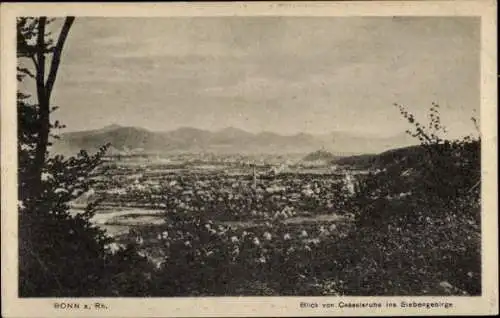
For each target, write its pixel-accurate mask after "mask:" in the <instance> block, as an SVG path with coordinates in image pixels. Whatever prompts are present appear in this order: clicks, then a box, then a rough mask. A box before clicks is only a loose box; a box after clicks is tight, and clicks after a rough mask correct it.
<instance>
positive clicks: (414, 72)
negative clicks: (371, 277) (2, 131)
mask: <svg viewBox="0 0 500 318" xmlns="http://www.w3.org/2000/svg"><path fill="white" fill-rule="evenodd" d="M479 32H480V31H479V20H478V19H474V18H463V17H462V18H404V17H398V18H391V17H378V18H367V17H365V18H361V17H359V18H358V17H345V18H340V17H319V18H318V17H287V18H279V17H245V18H242V17H212V18H182V17H180V18H147V19H145V18H77V19H76V21H75V23H74V25H73V28H72V29H71V31H70V35H69V37H68V41H67V43H66V47H65V52H64V56H63V61H62V64H61V68H60V74H59V77H58V80H57V83H56V87H55V89H54V95H53V96H54V103H55V104H57V105H59V106H60V107H61V108H60V110H58V112H57V113H56V117H57V118H58V119H60V120H62V122H63V123H65V124H66V125H67V127H68V128H67V130H66V131H69V130H84V129H91V128H100V127H103V126H105V125H109V124H119V125H131V126H140V127H144V128H147V129H151V130H171V129H175V128H178V127H181V126H191V127H196V128H202V129H211V130H215V129H220V128H224V127H227V126H233V127H238V128H242V129H245V130H248V131H262V130H267V131H276V132H281V133H286V134H293V133H297V132H299V131H302V132H310V133H324V132H329V131H333V130H343V131H352V132H359V133H362V134H382V135H391V134H397V133H400V132H402V131H404V130H405V129H406V128H407V127H408V126H407V125H406V123H405V122H404V121H403V120H402V118H401V116H400V114H399V112H398V111H397V110H396V109H395V108H394V106H392V104H393V103H394V102H398V103H402V104H404V105H407V107H408V108H409V110H410V111H412V112H414V113H415V114H416V115H417V116H418V115H420V117H422V116H424V117H425V116H426V112H427V109H428V108H429V107H430V106H431V102H433V101H434V102H438V103H440V104H441V105H442V107H443V122H444V123H445V124H446V125H447V126H448V127H449V129H450V131H451V132H452V133H458V132H465V133H468V132H469V131H471V130H473V125H472V123H471V122H470V120H469V118H470V117H471V116H472V115H473V114H474V113H473V110H474V109H477V111H479V102H480V100H479V98H480V96H479V76H480V74H479V71H480V68H479V66H480V62H479V51H480V48H479V44H480V42H479V41H480V38H479Z"/></svg>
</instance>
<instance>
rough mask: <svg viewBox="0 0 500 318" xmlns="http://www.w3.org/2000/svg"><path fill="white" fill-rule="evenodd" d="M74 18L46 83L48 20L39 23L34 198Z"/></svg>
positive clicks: (67, 23) (66, 24)
mask: <svg viewBox="0 0 500 318" xmlns="http://www.w3.org/2000/svg"><path fill="white" fill-rule="evenodd" d="M74 20H75V18H74V17H67V18H66V20H65V21H64V25H63V27H62V30H61V33H60V35H59V38H58V40H57V44H56V46H55V47H54V49H53V50H54V51H53V57H52V61H51V65H50V71H49V75H48V78H47V82H45V53H46V49H47V48H46V46H47V45H46V42H45V26H46V24H47V18H46V17H41V18H40V20H39V23H38V37H37V55H36V63H35V67H36V87H37V98H38V107H39V110H38V111H39V116H38V134H39V135H38V141H37V145H36V151H35V159H34V162H33V172H32V175H31V179H32V184H33V186H32V189H33V193H32V195H34V197H38V196H39V194H40V191H41V185H42V170H43V167H44V164H45V160H46V155H47V148H48V144H49V133H50V97H51V94H52V89H53V87H54V83H55V81H56V77H57V70H58V69H59V64H60V63H61V53H62V49H63V47H64V43H65V42H66V38H67V36H68V33H69V30H70V28H71V25H72V24H73V21H74Z"/></svg>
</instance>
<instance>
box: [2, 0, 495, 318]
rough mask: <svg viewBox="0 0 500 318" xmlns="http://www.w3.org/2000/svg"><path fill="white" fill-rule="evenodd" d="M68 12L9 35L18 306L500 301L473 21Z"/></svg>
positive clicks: (24, 18) (31, 19) (478, 22)
mask: <svg viewBox="0 0 500 318" xmlns="http://www.w3.org/2000/svg"><path fill="white" fill-rule="evenodd" d="M478 2H480V1H476V4H477V3H478ZM472 3H474V2H472ZM485 3H486V4H489V5H490V6H492V5H493V4H492V3H490V2H487V1H486V2H485ZM219 5H220V6H222V7H224V5H221V4H219ZM248 5H251V4H248ZM137 6H138V5H137ZM205 6H207V7H208V6H210V5H209V4H205ZM231 6H232V7H233V9H234V7H235V5H234V4H233V5H230V4H228V5H227V7H228V8H230V7H231ZM138 7H140V6H138ZM165 8H168V6H166V7H165ZM110 9H111V7H110ZM178 10H179V9H178ZM68 12H69V14H66V13H64V12H63V13H57V14H53V15H51V14H50V10H41V11H40V14H38V13H36V10H31V11H30V12H29V14H24V15H23V14H19V15H18V14H16V15H15V16H11V17H10V18H11V20H12V21H15V31H14V27H11V28H12V30H11V32H13V33H14V32H15V35H14V36H13V37H12V38H15V41H16V46H15V47H14V46H13V45H12V46H11V49H12V52H10V54H11V55H12V57H13V58H15V61H14V60H11V61H10V63H13V64H12V65H15V72H13V73H10V74H9V75H8V77H7V76H4V75H5V74H4V71H2V92H3V85H4V84H5V83H4V81H9V84H10V85H12V86H13V87H14V88H13V89H12V90H10V91H9V93H10V92H12V93H15V94H16V95H15V96H16V97H15V101H16V104H15V105H16V106H14V104H13V103H12V105H10V104H11V103H4V101H2V113H3V112H4V107H5V108H9V109H11V112H12V113H13V114H14V115H13V116H15V117H12V116H11V117H10V118H15V122H14V123H11V125H12V126H11V128H10V129H12V134H11V135H13V136H15V137H13V138H15V139H12V140H9V142H10V144H12V147H10V148H9V149H11V150H12V149H14V151H15V153H13V154H11V157H8V158H7V157H3V156H2V215H4V216H5V214H6V213H7V214H9V215H12V214H16V216H15V221H14V222H15V223H13V224H14V225H13V226H12V228H9V232H10V231H14V232H12V233H15V239H16V241H14V242H15V243H16V245H15V246H14V245H11V244H9V246H8V249H9V251H10V254H9V255H15V267H14V268H13V269H12V270H11V271H10V273H12V275H14V276H13V278H12V279H15V280H16V281H15V286H16V290H11V291H10V292H11V293H14V294H15V295H14V297H16V298H17V299H20V300H25V301H29V300H34V299H35V300H38V301H43V300H44V299H57V298H64V299H65V300H64V301H51V302H50V303H48V305H47V306H49V307H50V308H51V310H55V311H54V312H56V313H58V314H59V315H60V314H65V315H71V314H75V313H76V312H78V313H79V314H80V315H81V314H82V313H85V311H84V310H83V311H82V308H86V306H87V303H86V302H85V299H87V298H95V299H99V298H101V299H106V301H107V300H109V299H111V300H113V299H115V300H117V299H121V300H123V301H126V299H131V300H132V299H135V298H139V299H140V298H143V299H144V298H147V299H152V300H154V299H158V300H159V299H160V298H169V299H171V300H172V301H175V299H179V301H182V300H183V299H184V300H185V299H188V298H191V299H193V298H195V299H196V298H198V299H212V300H213V301H214V302H216V301H217V299H218V298H221V297H222V298H224V299H227V297H230V298H232V297H235V299H239V300H240V301H243V300H244V299H246V298H248V299H253V297H259V299H269V301H270V300H271V299H276V298H279V299H286V297H292V296H293V297H301V299H302V300H301V301H300V302H296V303H295V304H294V305H293V307H294V309H295V310H302V311H301V312H300V315H318V314H320V315H325V314H329V315H338V314H340V313H342V311H343V310H344V309H352V310H354V309H359V310H364V312H369V311H370V310H372V311H373V312H375V311H377V310H379V311H380V310H382V309H383V308H386V307H389V308H390V307H394V308H395V307H397V308H398V309H399V310H404V308H405V307H406V308H410V309H418V308H424V309H420V310H424V311H425V312H427V313H428V314H433V313H434V312H432V310H431V309H433V308H434V309H443V310H445V309H448V308H449V307H450V308H451V307H453V306H454V304H453V302H451V301H447V300H446V299H447V298H446V297H455V298H454V299H455V300H456V299H459V300H460V299H467V298H468V297H475V298H481V297H484V296H485V295H487V294H488V293H485V287H484V284H485V283H484V282H485V281H488V279H489V280H490V284H491V278H492V277H493V278H495V277H496V278H498V276H495V275H497V272H495V273H496V274H495V273H494V274H493V276H488V277H490V278H487V277H485V276H484V275H485V272H484V269H485V267H486V266H488V264H485V257H487V256H485V255H484V253H485V249H484V246H483V244H484V242H485V237H484V233H485V230H484V226H485V218H484V214H485V213H489V214H490V215H491V217H492V218H491V219H489V220H490V221H491V220H494V218H496V213H497V211H496V210H492V209H491V207H492V206H494V205H492V203H489V204H488V207H489V208H488V211H486V210H487V209H486V208H485V204H484V199H485V198H484V193H485V190H484V184H483V182H484V176H485V174H484V173H485V171H486V168H485V166H484V164H485V163H484V160H485V159H484V156H485V153H484V151H485V149H483V148H484V147H485V145H484V142H482V140H483V141H484V139H486V140H489V145H490V146H489V147H487V148H489V150H488V151H489V154H488V155H487V156H490V158H492V157H491V152H492V151H493V152H495V153H496V150H495V149H496V142H497V141H496V135H495V136H492V135H491V131H494V130H492V129H490V128H484V124H483V122H484V121H488V120H489V123H490V124H489V125H490V126H488V127H493V128H494V127H496V119H495V118H496V115H495V118H492V117H491V114H496V104H493V106H491V100H490V101H489V102H490V107H492V109H493V112H492V111H491V110H490V111H484V106H482V103H484V102H485V101H487V98H485V97H484V96H485V95H482V94H484V91H483V86H482V85H483V81H482V76H484V75H485V73H484V68H482V59H481V57H482V49H484V46H482V35H484V34H483V33H482V23H483V24H484V19H483V20H482V17H481V15H479V14H476V15H474V14H471V15H465V14H462V15H451V14H448V15H442V14H435V15H418V14H415V15H411V14H401V15H397V14H385V15H376V14H372V15H339V14H337V15H326V14H325V15H307V14H304V15H300V14H299V12H300V11H296V12H297V14H283V15H280V14H269V15H266V14H248V15H245V14H240V15H236V14H235V15H230V14H214V15H203V14H185V15H170V16H169V15H167V14H165V15H161V16H160V15H152V16H147V15H144V14H141V15H139V14H138V15H137V16H131V15H128V14H124V15H123V16H117V15H115V16H112V15H111V16H105V15H100V16H99V15H94V16H91V15H85V14H83V13H82V14H77V12H76V11H75V10H73V11H71V10H68ZM167 12H168V11H167ZM33 13H35V14H33ZM495 23H496V22H495ZM495 26H496V25H495ZM3 27H4V26H2V28H3ZM483 31H484V29H483ZM493 38H494V39H495V40H496V34H495V35H493ZM4 49H5V47H4V42H2V55H3V54H4V53H3V52H4ZM14 49H15V52H16V55H15V57H14V51H13V50H14ZM494 63H496V62H494ZM11 69H12V70H13V69H14V67H13V66H12V68H11ZM495 69H496V68H495ZM495 69H492V70H491V71H493V72H495ZM14 74H15V78H14ZM2 95H4V94H2ZM494 95H495V94H493V95H492V94H490V95H488V96H489V97H488V98H493V99H494V97H491V96H494ZM11 100H12V101H14V97H12V99H11ZM482 107H483V108H482ZM482 109H483V110H482ZM484 114H486V115H487V116H486V117H487V118H485V117H484ZM4 118H6V117H4V115H2V144H3V147H4V146H5V140H6V139H5V138H6V133H4V129H5V130H7V128H5V125H6V122H7V120H6V119H5V120H4ZM491 121H494V122H493V123H491ZM492 125H493V126H492ZM486 129H489V130H486ZM485 132H486V134H487V135H485ZM494 133H495V134H496V130H495V131H494ZM488 134H490V135H488ZM492 138H494V141H492ZM491 145H493V147H494V148H493V149H492V148H491ZM5 149H7V146H5V148H3V149H2V155H4V151H5ZM5 158H6V160H10V161H9V162H10V163H5V162H6V161H5V160H4V159H5ZM12 158H14V159H12ZM7 164H9V169H11V170H10V171H14V172H13V174H15V175H13V178H14V179H11V180H14V181H13V183H10V182H9V186H10V187H11V188H10V189H13V190H12V191H14V192H15V193H14V192H13V194H12V196H10V200H11V201H9V202H14V203H13V205H14V207H13V208H9V209H8V210H7V209H5V210H4V205H3V204H4V198H5V197H6V192H5V191H7V190H6V189H4V186H6V184H7V182H5V183H4V177H5V173H4V172H5V171H4V168H6V167H7ZM488 167H490V168H488V171H489V172H491V171H492V170H491V163H490V164H489V165H488ZM493 167H494V169H496V163H493ZM495 176H496V173H495ZM490 178H495V177H494V176H492V175H490ZM489 184H490V191H492V189H491V181H490V183H489ZM493 190H494V189H493ZM14 199H15V200H14ZM2 224H3V225H4V222H3V219H2ZM486 225H487V224H486ZM490 225H491V223H490ZM13 227H15V229H14V228H13ZM489 228H491V226H490V227H489ZM5 229H6V228H4V226H2V232H5V231H4V230H5ZM495 235H496V234H493V236H491V234H490V236H489V238H490V241H491V238H492V237H493V238H494V237H495ZM491 243H492V244H493V242H491ZM491 246H492V247H493V248H494V251H493V252H490V254H489V256H490V258H489V260H490V265H489V266H492V263H491V262H493V263H495V260H494V259H492V257H493V258H494V257H497V254H496V253H497V251H496V249H497V247H496V246H495V245H491ZM5 248H6V245H5V240H4V237H2V250H4V249H5ZM2 253H3V252H2ZM11 257H14V256H11ZM5 259H6V258H4V255H2V267H3V265H4V264H3V263H4V260H5ZM9 259H11V258H9ZM490 269H491V267H490ZM491 270H493V271H498V259H496V265H495V268H492V269H491ZM2 276H4V274H2ZM12 286H14V285H12ZM496 287H497V290H498V285H496ZM6 288H7V287H6V285H5V284H3V285H2V294H3V293H4V292H5V289H6ZM490 292H491V290H490ZM368 296H369V297H368ZM380 296H384V297H387V296H390V297H405V298H404V299H399V300H398V301H394V302H391V303H389V302H386V301H385V300H381V298H377V297H380ZM417 296H418V297H417ZM424 296H427V297H428V298H425V299H426V300H420V298H419V297H424ZM262 297H264V298H262ZM309 297H314V299H315V300H314V301H308V300H307V299H308V298H309ZM322 297H323V298H322ZM324 297H328V298H324ZM344 297H357V298H356V299H357V300H356V301H354V300H349V298H344ZM367 297H368V298H367ZM457 297H458V298H457ZM494 297H496V303H495V298H491V297H490V298H489V301H490V306H492V307H490V308H483V309H484V310H490V311H491V310H493V309H492V308H495V309H494V310H497V312H498V294H496V295H494ZM68 299H70V300H68ZM319 299H328V301H327V302H322V301H320V300H319ZM429 299H433V300H429ZM491 299H493V303H491ZM106 301H104V302H91V303H90V304H91V305H89V306H92V309H91V310H92V314H93V315H97V314H99V313H101V314H102V313H103V312H106V310H107V309H108V306H110V305H108V304H107V303H106ZM116 306H117V305H115V307H116ZM200 306H201V305H200ZM204 306H205V305H204ZM316 307H324V308H331V309H330V310H325V309H323V310H322V311H319V312H318V309H317V308H316ZM96 308H97V309H96ZM334 308H335V309H336V310H334ZM394 308H393V309H394ZM88 309H89V310H90V308H88ZM382 312H383V311H382ZM87 313H88V312H87ZM211 313H212V314H214V313H216V311H213V312H211ZM352 313H353V314H356V311H353V312H352ZM360 313H361V312H358V314H360ZM192 314H193V315H197V313H196V312H192ZM103 315H107V316H109V315H111V312H110V311H109V309H108V311H107V312H106V314H103ZM150 315H151V314H150ZM169 315H175V313H172V312H171V313H170V314H169Z"/></svg>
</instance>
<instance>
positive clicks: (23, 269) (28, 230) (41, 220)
mask: <svg viewBox="0 0 500 318" xmlns="http://www.w3.org/2000/svg"><path fill="white" fill-rule="evenodd" d="M51 21H52V20H49V19H46V18H45V17H40V18H28V17H21V18H19V19H18V20H17V30H18V34H17V35H18V37H17V39H18V40H17V56H18V68H17V71H18V73H17V80H18V81H19V82H21V81H24V80H27V79H31V80H33V79H36V81H37V85H38V86H39V91H38V92H37V97H36V102H34V101H33V99H32V98H31V96H30V95H29V94H27V93H25V92H21V91H18V93H17V112H18V160H19V161H18V178H19V183H18V184H19V188H18V190H19V204H18V208H19V295H20V296H22V297H48V296H52V297H57V296H59V297H63V296H64V297H69V296H105V295H113V294H116V293H117V292H116V290H119V289H121V288H125V289H124V291H127V287H128V286H123V285H122V281H121V280H119V279H118V278H117V277H119V276H120V275H121V277H123V276H124V275H123V272H122V271H123V270H124V269H123V265H120V266H122V267H120V266H118V265H117V264H122V263H124V259H125V257H127V255H128V254H130V253H131V252H130V249H127V250H121V251H119V252H118V253H116V254H113V253H112V252H111V251H110V249H109V247H108V246H109V244H110V243H111V239H110V238H109V237H107V236H106V235H105V233H104V231H103V230H101V229H99V228H97V227H96V226H95V225H93V224H92V222H91V218H92V216H93V215H94V213H95V208H96V206H95V204H92V205H89V206H88V207H87V208H86V210H85V211H84V212H83V213H80V214H76V215H75V214H72V213H70V206H69V203H70V202H71V201H73V200H74V199H76V198H77V197H79V196H80V195H81V194H82V193H84V192H87V191H89V190H90V189H91V187H92V181H91V180H90V179H89V178H88V176H89V174H90V173H91V172H92V171H93V170H94V169H95V168H96V167H97V166H98V165H99V164H100V162H101V158H102V156H103V155H104V154H105V152H106V149H107V147H108V145H105V146H103V147H102V148H101V149H100V150H99V151H98V152H97V153H96V154H94V155H89V154H88V153H87V152H86V151H81V152H80V153H79V154H78V155H77V156H75V157H69V158H64V157H63V156H53V157H49V156H48V151H46V149H48V147H49V146H50V142H49V141H48V139H44V138H43V135H44V134H48V133H49V130H53V129H59V128H63V127H64V126H63V125H61V124H60V123H59V122H57V121H55V122H53V123H50V122H49V120H50V117H49V116H48V115H49V112H52V111H55V110H56V109H57V108H56V107H50V100H49V98H50V96H49V95H50V94H45V95H44V94H42V93H40V89H46V90H47V92H48V91H50V90H51V89H52V87H50V89H49V88H48V87H47V88H46V87H44V85H52V84H53V82H52V83H51V82H50V81H48V82H47V83H45V82H44V76H43V71H42V70H43V69H42V68H41V67H40V63H44V55H46V54H50V53H52V54H54V57H53V59H57V58H58V57H57V54H60V49H61V48H62V44H61V42H64V41H61V37H59V40H58V45H57V46H54V45H53V40H51V39H50V34H48V33H45V32H44V26H45V24H46V23H50V22H51ZM66 21H70V22H72V21H71V20H68V19H67V20H66ZM65 25H66V24H65ZM69 26H71V23H67V26H66V27H67V28H68V30H69ZM68 30H66V32H67V31H68ZM41 33H43V34H41ZM40 38H43V40H40ZM57 50H59V53H58V51H57ZM42 57H43V58H42ZM25 59H30V60H31V61H32V62H33V66H34V70H31V69H29V68H27V67H24V66H20V65H23V64H26V61H25ZM53 69H55V71H54V72H55V73H56V72H57V66H56V67H53V68H51V73H52V72H53ZM55 73H54V74H52V78H53V80H55ZM50 78H51V74H49V80H50ZM42 98H45V100H42ZM41 103H44V104H45V106H44V107H46V108H47V109H48V110H49V112H47V113H44V111H45V110H44V107H41V106H40V105H41ZM52 136H55V137H56V136H57V135H55V134H54V135H52ZM41 152H42V153H41ZM36 158H42V159H43V161H42V162H38V161H37V160H35V159H36ZM135 258H136V260H137V261H138V262H140V261H141V260H143V258H141V257H139V256H138V255H135ZM124 264H127V265H126V266H128V267H127V268H126V272H125V276H126V277H130V279H127V280H128V281H129V282H130V281H133V279H134V278H135V277H136V276H135V275H136V274H137V273H135V272H134V268H133V267H130V266H133V265H132V264H134V263H126V262H125V263H124ZM139 269H140V267H139ZM129 275H130V276H129ZM122 279H123V278H122Z"/></svg>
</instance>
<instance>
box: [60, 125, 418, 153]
mask: <svg viewBox="0 0 500 318" xmlns="http://www.w3.org/2000/svg"><path fill="white" fill-rule="evenodd" d="M60 137H61V138H60V139H59V140H54V146H53V148H52V152H54V153H60V154H67V155H68V154H74V153H76V152H78V151H80V150H81V149H85V150H87V151H90V152H94V151H96V150H97V149H98V148H99V147H100V146H101V145H103V144H106V143H110V144H111V149H110V152H126V153H127V152H139V153H155V154H158V153H169V152H186V153H188V152H213V153H225V154H230V153H242V154H243V153H246V154H248V153H268V154H286V153H303V154H307V153H311V152H314V151H317V150H318V149H324V150H325V151H329V152H331V153H333V154H335V155H355V154H362V153H379V152H382V151H385V150H388V149H392V148H397V147H403V146H407V145H409V144H411V141H410V140H409V139H408V138H407V137H406V135H404V134H400V135H395V136H392V137H387V138H380V137H364V136H358V135H354V134H350V133H346V132H332V133H329V134H324V135H312V134H306V133H299V134H295V135H281V134H278V133H275V132H260V133H251V132H247V131H244V130H241V129H238V128H234V127H228V128H225V129H222V130H218V131H208V130H202V129H197V128H191V127H182V128H178V129H176V130H172V131H150V130H147V129H144V128H138V127H123V126H118V125H111V126H106V127H104V128H102V129H96V130H88V131H79V132H69V133H64V134H61V136H60Z"/></svg>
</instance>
